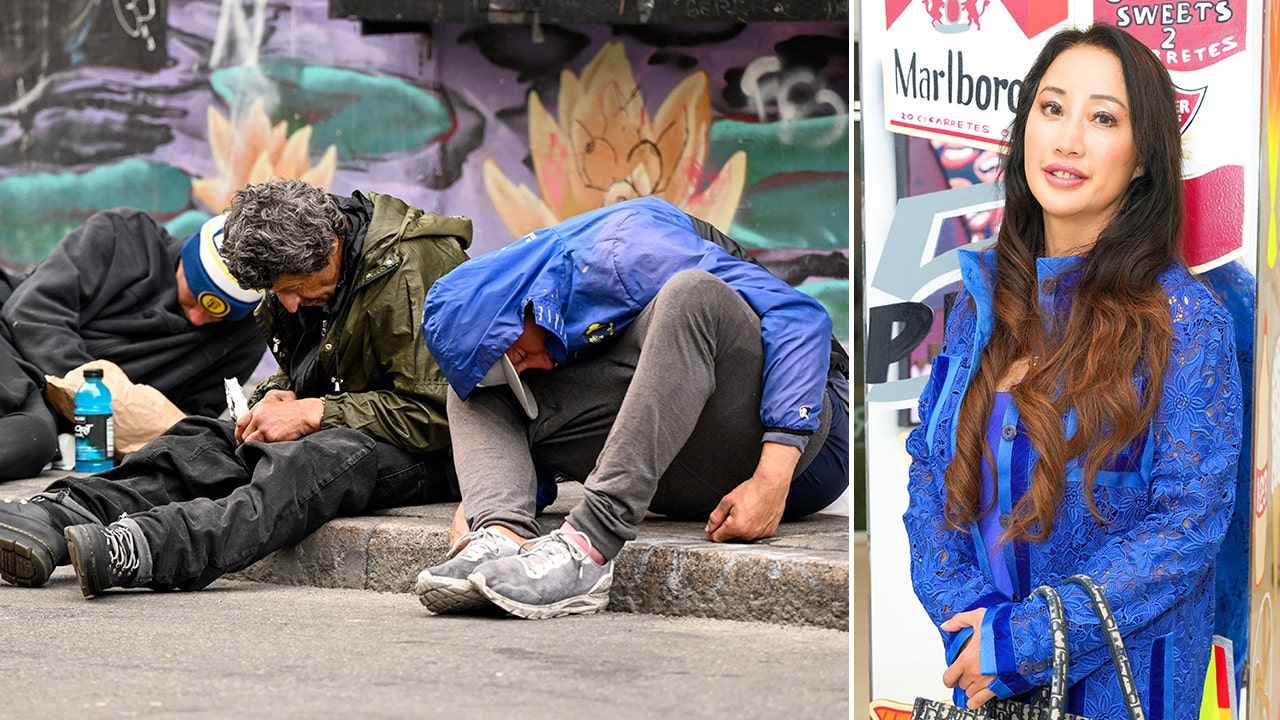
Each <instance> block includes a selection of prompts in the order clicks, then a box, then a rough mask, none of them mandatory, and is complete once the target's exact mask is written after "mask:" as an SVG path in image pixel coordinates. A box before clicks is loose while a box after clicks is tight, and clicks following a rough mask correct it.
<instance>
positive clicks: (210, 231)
mask: <svg viewBox="0 0 1280 720" xmlns="http://www.w3.org/2000/svg"><path fill="white" fill-rule="evenodd" d="M225 222H226V216H225V215H215V216H213V217H211V218H209V220H208V221H206V222H205V224H204V225H203V226H201V228H200V232H197V233H195V234H193V235H192V236H191V237H189V238H187V239H186V241H185V242H183V243H182V271H183V273H184V274H185V275H186V276H187V287H189V288H191V294H192V295H194V296H195V298H196V303H198V304H199V305H200V307H202V308H204V310H205V312H207V313H209V315H211V316H213V317H215V318H218V319H220V320H239V319H240V318H242V317H244V316H246V315H248V314H249V313H251V312H253V309H254V308H256V307H258V301H260V300H262V293H261V292H259V291H257V290H245V289H244V288H242V287H240V284H239V283H237V282H236V279H235V278H234V277H232V275H231V271H230V270H227V264H226V263H225V262H223V260H222V256H221V255H220V254H218V251H219V249H221V247H222V225H223V223H225Z"/></svg>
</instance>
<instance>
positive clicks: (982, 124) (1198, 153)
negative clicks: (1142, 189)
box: [881, 0, 1259, 271]
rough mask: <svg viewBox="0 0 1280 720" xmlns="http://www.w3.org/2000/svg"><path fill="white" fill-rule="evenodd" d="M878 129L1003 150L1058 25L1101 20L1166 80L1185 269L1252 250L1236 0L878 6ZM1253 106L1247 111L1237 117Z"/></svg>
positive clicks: (1244, 61) (988, 0)
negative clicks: (1154, 61)
mask: <svg viewBox="0 0 1280 720" xmlns="http://www.w3.org/2000/svg"><path fill="white" fill-rule="evenodd" d="M884 3H885V5H884V7H885V28H886V29H885V36H884V41H885V44H884V51H883V53H882V55H881V58H882V66H883V77H884V108H885V124H886V126H887V127H888V128H889V130H891V131H893V132H899V133H904V134H907V135H917V136H920V137H927V138H931V139H936V140H942V141H944V142H949V143H956V144H960V145H967V146H970V147H977V148H985V149H999V146H1000V142H1001V140H1002V139H1003V138H1004V134H1005V133H1006V131H1007V128H1008V126H1009V123H1010V122H1011V121H1012V120H1013V110H1014V107H1015V104H1016V102H1017V99H1018V93H1019V91H1020V90H1021V86H1022V80H1021V78H1022V77H1023V76H1024V75H1025V74H1026V71H1027V68H1029V67H1030V66H1031V62H1032V61H1033V60H1034V59H1035V56H1036V54H1037V53H1039V52H1040V48H1041V47H1043V46H1044V43H1045V41H1046V40H1047V39H1048V38H1049V36H1051V35H1052V34H1053V33H1054V32H1056V31H1057V30H1059V29H1061V28H1062V27H1066V26H1070V25H1076V26H1080V27H1084V26H1087V25H1088V24H1089V23H1091V22H1094V21H1098V22H1107V23H1110V24H1112V25H1116V26H1117V27H1120V28H1123V29H1124V30H1125V31H1127V32H1128V33H1130V34H1131V35H1133V36H1134V37H1136V38H1138V39H1139V40H1140V41H1142V42H1143V43H1144V44H1145V45H1146V46H1147V47H1149V48H1151V51H1152V52H1153V53H1154V54H1155V55H1156V57H1158V58H1159V59H1160V60H1161V62H1163V63H1164V64H1165V67H1167V68H1168V69H1169V74H1170V75H1171V76H1172V78H1173V82H1174V85H1175V86H1176V90H1177V100H1178V113H1179V117H1180V119H1181V121H1182V133H1183V143H1184V148H1185V157H1186V160H1185V162H1184V164H1183V172H1184V174H1185V177H1186V185H1185V188H1186V200H1187V202H1186V208H1187V215H1186V244H1185V252H1186V261H1187V265H1189V266H1190V267H1191V268H1192V269H1193V270H1195V271H1203V270H1207V269H1209V268H1212V267H1216V266H1218V265H1221V264H1223V263H1226V262H1228V261H1230V260H1233V259H1235V258H1236V257H1239V256H1240V254H1241V253H1242V251H1243V248H1244V247H1246V246H1250V247H1252V246H1253V238H1254V237H1256V228H1254V227H1253V226H1252V224H1250V226H1249V227H1246V226H1245V218H1250V217H1253V213H1254V212H1255V211H1256V209H1257V201H1256V196H1257V192H1256V190H1257V180H1256V177H1257V140H1256V138H1257V133H1256V127H1257V125H1256V120H1254V118H1256V117H1257V111H1256V108H1257V97H1258V82H1259V81H1258V72H1257V68H1256V65H1257V57H1256V52H1252V53H1251V52H1246V50H1247V49H1248V43H1247V42H1246V40H1247V38H1248V36H1249V32H1250V31H1249V28H1248V26H1247V24H1248V22H1249V18H1248V13H1247V12H1246V7H1247V3H1246V2H1244V0H1181V1H1175V2H1151V3H1135V2H1130V1H1129V0H1048V1H1047V2H1038V1H1036V0H884ZM1248 108H1254V109H1255V110H1254V111H1253V112H1249V113H1243V114H1242V110H1244V109H1248Z"/></svg>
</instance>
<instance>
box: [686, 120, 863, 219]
mask: <svg viewBox="0 0 1280 720" xmlns="http://www.w3.org/2000/svg"><path fill="white" fill-rule="evenodd" d="M848 129H849V119H848V118H847V117H819V118H807V119H804V120H791V121H787V122H771V123H756V122H742V121H740V120H717V121H715V122H713V123H711V130H710V131H709V132H708V138H709V139H710V140H711V152H710V157H709V158H708V160H707V166H708V167H719V166H720V165H723V164H724V161H725V160H728V159H729V156H730V155H732V154H733V153H735V152H737V151H738V150H745V151H746V153H747V185H753V184H755V183H757V182H759V181H760V180H763V179H764V178H767V177H769V176H771V175H778V174H780V173H795V172H839V173H848V172H849V130H848ZM845 202H846V203H847V202H848V198H847V197H846V199H845Z"/></svg>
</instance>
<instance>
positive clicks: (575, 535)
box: [560, 520, 608, 565]
mask: <svg viewBox="0 0 1280 720" xmlns="http://www.w3.org/2000/svg"><path fill="white" fill-rule="evenodd" d="M560 529H561V530H563V531H564V532H566V533H568V534H567V535H565V537H567V538H569V540H570V541H572V542H573V544H574V545H577V546H578V547H580V548H582V549H583V550H584V551H586V553H587V557H589V558H591V562H593V563H595V564H597V565H604V564H605V563H606V562H608V560H605V559H604V556H603V555H601V554H600V551H599V550H596V548H595V546H594V545H592V544H591V541H589V540H587V536H586V535H584V534H583V533H582V531H581V530H577V529H575V528H574V527H573V526H572V525H570V524H569V521H568V520H565V521H564V525H561V526H560Z"/></svg>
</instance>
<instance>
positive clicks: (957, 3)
mask: <svg viewBox="0 0 1280 720" xmlns="http://www.w3.org/2000/svg"><path fill="white" fill-rule="evenodd" d="M921 2H923V3H924V7H925V10H927V11H928V13H929V19H930V20H932V21H933V29H934V30H937V31H938V32H944V33H960V32H964V31H966V30H968V29H969V28H973V29H974V30H981V29H982V13H984V12H986V11H987V6H988V5H990V4H991V0H921Z"/></svg>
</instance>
